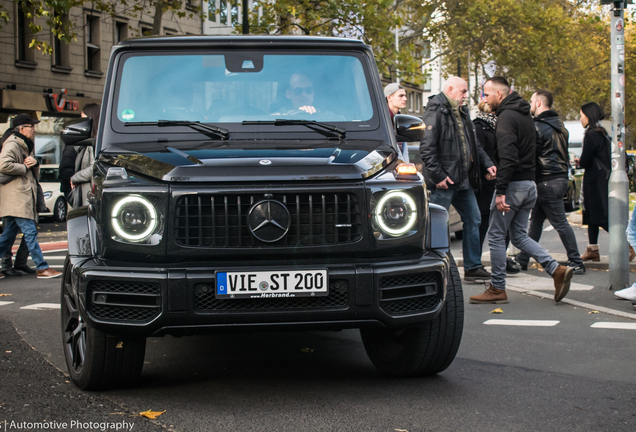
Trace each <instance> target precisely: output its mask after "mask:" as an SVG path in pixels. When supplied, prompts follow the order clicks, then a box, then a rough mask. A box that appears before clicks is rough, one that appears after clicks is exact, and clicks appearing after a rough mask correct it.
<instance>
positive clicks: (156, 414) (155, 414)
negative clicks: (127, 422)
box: [139, 410, 166, 420]
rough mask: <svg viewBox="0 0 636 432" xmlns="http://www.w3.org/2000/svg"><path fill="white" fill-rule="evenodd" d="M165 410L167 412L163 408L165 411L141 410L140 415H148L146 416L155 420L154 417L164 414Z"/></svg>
mask: <svg viewBox="0 0 636 432" xmlns="http://www.w3.org/2000/svg"><path fill="white" fill-rule="evenodd" d="M165 412H166V411H165V410H163V411H151V410H148V411H144V412H140V413H139V415H140V416H142V417H146V418H149V419H152V420H154V419H156V418H157V417H159V416H160V415H161V414H163V413H165Z"/></svg>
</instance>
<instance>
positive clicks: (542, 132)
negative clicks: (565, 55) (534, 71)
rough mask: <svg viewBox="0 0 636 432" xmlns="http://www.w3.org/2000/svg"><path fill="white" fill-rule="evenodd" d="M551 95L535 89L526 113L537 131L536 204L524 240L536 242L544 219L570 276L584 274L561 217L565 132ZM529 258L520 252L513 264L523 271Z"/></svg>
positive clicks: (565, 169) (564, 187) (565, 178)
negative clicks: (558, 241) (559, 245)
mask: <svg viewBox="0 0 636 432" xmlns="http://www.w3.org/2000/svg"><path fill="white" fill-rule="evenodd" d="M552 102H553V98H552V93H550V92H549V91H546V90H537V91H536V92H535V93H534V94H533V95H532V98H530V114H532V115H533V116H535V117H534V127H535V129H536V131H537V144H536V145H537V150H536V154H537V159H536V164H537V166H536V184H537V202H536V203H535V205H534V209H533V210H532V217H531V218H530V228H529V229H528V237H530V238H531V239H532V240H534V241H537V242H538V241H539V239H540V238H541V232H542V231H543V222H545V219H546V217H547V218H548V220H549V221H550V224H552V226H553V227H554V229H555V230H556V231H557V232H558V233H559V237H560V238H561V242H562V243H563V247H565V250H566V252H567V254H568V265H569V266H570V267H572V268H573V269H574V274H585V265H583V260H582V259H581V255H580V254H579V247H578V245H577V244H576V236H575V235H574V231H573V230H572V227H571V226H570V224H569V222H568V220H567V218H566V217H565V206H564V204H563V196H564V195H565V193H566V192H567V189H568V170H569V165H568V161H569V153H568V137H569V134H568V131H567V129H566V128H565V127H563V122H561V119H559V114H557V112H556V111H554V110H552V109H551V108H552ZM529 259H530V255H528V254H527V253H526V252H523V251H521V253H520V254H519V255H517V261H518V262H519V264H520V265H521V268H522V269H524V270H527V268H528V260H529Z"/></svg>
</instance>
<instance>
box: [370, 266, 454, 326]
mask: <svg viewBox="0 0 636 432" xmlns="http://www.w3.org/2000/svg"><path fill="white" fill-rule="evenodd" d="M441 294H442V275H441V274H440V273H437V272H434V273H414V274H409V275H400V276H389V277H383V278H381V279H380V308H381V309H382V310H384V311H385V312H386V313H387V314H389V315H391V316H400V315H409V314H415V313H424V312H428V311H431V310H433V309H435V307H437V305H438V304H439V302H440V301H441Z"/></svg>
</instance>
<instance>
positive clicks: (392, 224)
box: [374, 191, 417, 237]
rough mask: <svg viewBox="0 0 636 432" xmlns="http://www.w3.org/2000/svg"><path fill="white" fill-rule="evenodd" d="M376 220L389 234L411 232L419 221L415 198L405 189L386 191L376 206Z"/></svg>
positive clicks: (397, 234) (396, 235) (396, 234)
mask: <svg viewBox="0 0 636 432" xmlns="http://www.w3.org/2000/svg"><path fill="white" fill-rule="evenodd" d="M374 217H375V222H376V223H377V224H378V226H379V227H380V229H381V230H382V231H383V232H384V233H385V234H387V235H390V236H392V237H399V236H401V235H404V234H406V233H407V232H409V231H410V230H411V229H412V228H413V226H414V225H415V222H416V221H417V205H416V204H415V200H414V199H413V198H412V197H411V196H410V195H409V194H407V193H406V192H404V191H391V192H388V193H386V194H385V195H384V196H383V197H382V198H380V200H379V201H378V204H377V206H376V208H375V215H374Z"/></svg>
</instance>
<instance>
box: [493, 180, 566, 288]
mask: <svg viewBox="0 0 636 432" xmlns="http://www.w3.org/2000/svg"><path fill="white" fill-rule="evenodd" d="M496 198H497V197H496V195H495V196H493V198H492V203H491V204H490V228H489V229H488V243H489V245H490V262H491V265H492V270H491V275H492V276H491V282H490V283H491V284H492V286H493V287H495V288H497V289H502V290H503V289H506V233H508V232H509V233H510V241H511V242H512V244H513V245H514V246H515V247H516V248H518V249H521V250H522V251H524V252H526V253H527V254H528V255H530V256H531V257H532V258H534V259H535V260H537V261H538V262H539V264H541V265H542V266H543V268H544V269H545V271H546V272H547V273H548V274H550V275H552V273H554V271H555V270H556V269H557V267H558V266H559V263H557V262H556V260H554V258H552V257H551V256H550V255H549V254H548V253H547V252H546V251H545V249H543V248H542V247H541V246H539V243H537V242H536V241H534V240H532V239H531V238H529V237H528V233H527V232H526V230H527V229H528V219H529V218H530V211H531V210H532V208H533V207H534V203H535V201H536V200H537V187H536V185H535V184H534V182H533V181H532V180H524V181H513V182H510V184H509V185H508V189H507V190H506V204H508V205H509V206H510V211H509V212H508V213H503V214H502V213H501V212H500V211H499V210H497V204H496V202H495V200H496Z"/></svg>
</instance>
